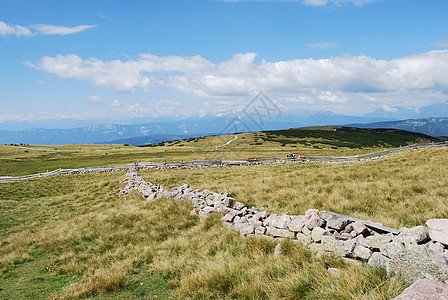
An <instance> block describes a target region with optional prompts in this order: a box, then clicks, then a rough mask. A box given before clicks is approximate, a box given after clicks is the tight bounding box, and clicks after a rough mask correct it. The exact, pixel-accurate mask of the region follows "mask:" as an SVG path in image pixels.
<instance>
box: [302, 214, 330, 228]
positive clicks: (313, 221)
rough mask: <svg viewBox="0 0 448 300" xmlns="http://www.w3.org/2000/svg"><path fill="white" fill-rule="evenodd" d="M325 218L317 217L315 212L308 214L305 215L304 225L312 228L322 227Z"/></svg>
mask: <svg viewBox="0 0 448 300" xmlns="http://www.w3.org/2000/svg"><path fill="white" fill-rule="evenodd" d="M324 225H325V220H324V219H322V218H321V217H319V216H318V215H317V214H314V213H313V214H310V215H308V216H307V217H306V221H305V226H306V227H307V228H308V229H309V230H312V229H313V228H314V227H323V226H324Z"/></svg>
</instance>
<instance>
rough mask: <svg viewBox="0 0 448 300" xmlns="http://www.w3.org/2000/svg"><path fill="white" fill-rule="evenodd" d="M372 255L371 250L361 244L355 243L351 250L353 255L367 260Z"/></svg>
mask: <svg viewBox="0 0 448 300" xmlns="http://www.w3.org/2000/svg"><path fill="white" fill-rule="evenodd" d="M371 256H372V251H371V250H370V249H369V248H366V247H364V246H361V245H357V246H356V247H355V249H354V250H353V257H354V258H359V259H362V260H368V259H369V258H370V257H371Z"/></svg>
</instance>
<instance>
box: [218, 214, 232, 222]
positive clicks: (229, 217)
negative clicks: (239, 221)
mask: <svg viewBox="0 0 448 300" xmlns="http://www.w3.org/2000/svg"><path fill="white" fill-rule="evenodd" d="M234 218H235V216H234V215H233V214H232V213H227V214H226V215H225V216H224V217H222V218H221V220H222V221H223V222H232V221H233V219H234Z"/></svg>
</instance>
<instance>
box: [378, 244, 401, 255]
mask: <svg viewBox="0 0 448 300" xmlns="http://www.w3.org/2000/svg"><path fill="white" fill-rule="evenodd" d="M403 250H404V246H403V244H401V243H397V242H391V243H388V244H386V245H384V246H382V247H381V248H380V252H381V254H383V255H385V256H387V257H388V258H395V257H396V256H397V255H398V253H400V252H401V251H403Z"/></svg>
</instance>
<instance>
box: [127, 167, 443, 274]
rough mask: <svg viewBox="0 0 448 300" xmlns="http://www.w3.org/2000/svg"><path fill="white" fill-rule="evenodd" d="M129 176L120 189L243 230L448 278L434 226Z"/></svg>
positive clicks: (132, 173) (408, 271) (134, 172)
mask: <svg viewBox="0 0 448 300" xmlns="http://www.w3.org/2000/svg"><path fill="white" fill-rule="evenodd" d="M125 181H126V182H127V184H126V186H125V187H124V188H123V189H122V190H121V191H120V193H119V194H120V195H122V194H127V193H129V192H130V191H132V190H138V191H139V192H140V193H141V194H142V196H143V197H144V198H146V199H148V200H152V199H155V198H159V197H171V198H173V199H174V200H176V201H178V200H188V201H191V202H192V203H193V210H192V211H191V213H190V214H192V215H198V216H199V217H204V218H206V217H208V216H210V215H211V214H213V213H220V214H222V215H223V217H222V221H223V222H225V223H226V224H228V225H229V226H231V227H232V228H234V229H235V230H237V231H239V232H240V234H241V235H243V236H263V237H270V238H278V239H284V238H289V239H292V240H293V241H294V242H296V243H300V244H303V245H304V246H306V247H309V248H310V249H312V250H315V251H319V252H323V253H327V254H330V255H334V256H340V257H346V258H350V259H355V260H359V261H363V262H367V263H368V264H369V265H371V266H375V267H383V268H386V269H387V270H388V272H392V273H401V274H403V276H404V277H405V278H406V280H408V281H409V282H414V281H415V280H418V279H424V278H430V279H438V280H441V281H448V262H447V258H448V247H447V246H446V245H444V244H442V243H440V242H439V241H436V240H431V239H430V233H431V231H428V229H427V228H426V227H424V226H417V227H414V228H410V229H407V228H403V229H400V230H398V229H393V228H388V227H385V226H383V225H382V224H379V223H373V222H370V221H362V220H358V219H355V218H351V217H348V216H344V215H340V214H336V213H333V212H330V211H319V210H317V209H309V210H307V211H306V212H305V215H301V216H293V215H290V214H289V213H283V214H281V215H277V214H269V213H268V212H267V211H265V210H264V209H263V208H256V207H250V208H249V207H246V206H245V205H244V204H243V203H241V202H238V201H236V200H235V199H234V198H232V197H230V196H229V195H228V194H227V193H215V192H211V191H208V190H204V191H200V190H198V189H196V190H194V189H192V188H190V187H189V185H188V184H185V185H182V186H180V187H174V188H172V189H171V190H170V191H168V190H166V189H164V188H163V187H162V186H161V185H158V184H152V183H149V182H147V181H145V180H144V179H143V177H141V176H140V175H139V174H138V173H137V170H132V171H130V172H128V173H127V174H126V179H125Z"/></svg>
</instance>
